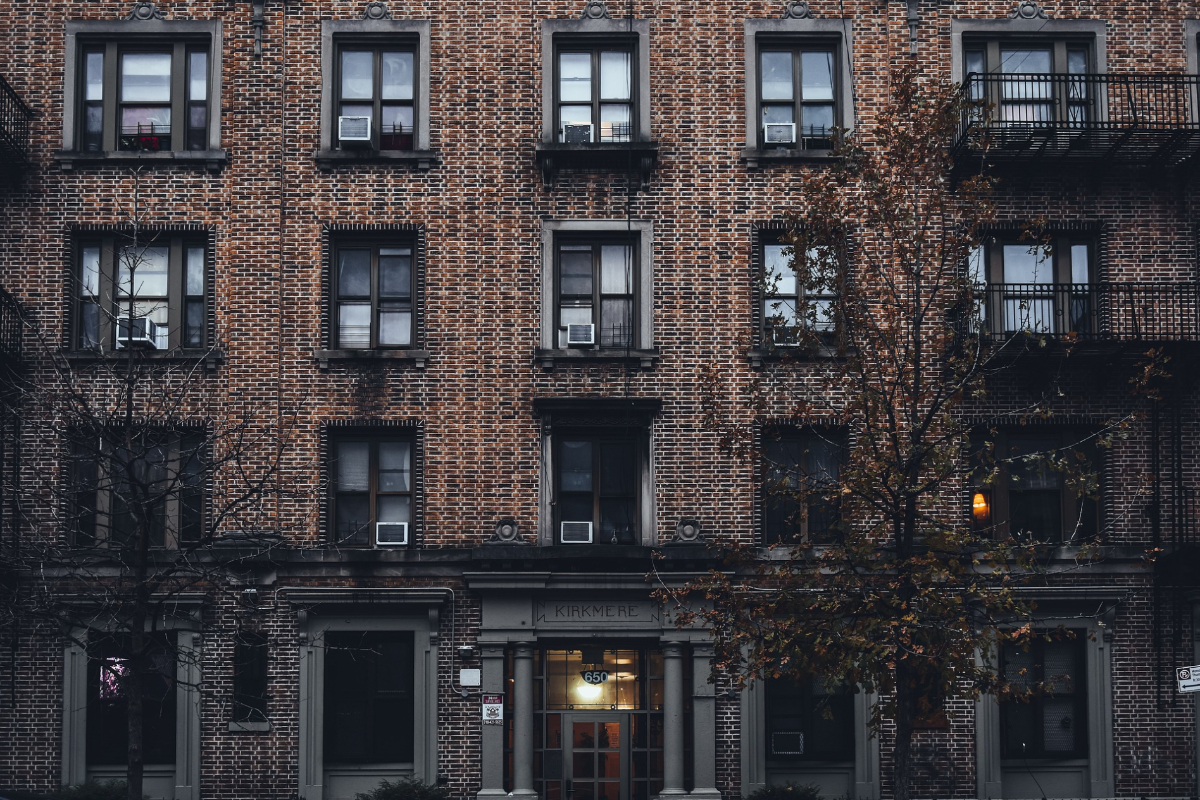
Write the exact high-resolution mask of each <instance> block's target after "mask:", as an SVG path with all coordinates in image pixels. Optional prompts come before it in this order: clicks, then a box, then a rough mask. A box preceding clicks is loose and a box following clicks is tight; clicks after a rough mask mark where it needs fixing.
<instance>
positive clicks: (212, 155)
mask: <svg viewBox="0 0 1200 800" xmlns="http://www.w3.org/2000/svg"><path fill="white" fill-rule="evenodd" d="M54 158H55V160H56V161H58V165H59V167H61V168H62V169H63V170H64V171H70V170H74V169H86V168H88V167H111V166H113V165H137V166H150V167H168V166H179V167H204V168H205V169H206V170H208V171H209V172H218V171H219V170H220V169H221V168H222V167H224V166H225V165H226V164H227V163H229V154H228V153H227V152H226V151H224V150H180V151H171V150H159V151H155V152H126V151H123V150H107V151H103V152H98V153H91V152H82V151H78V150H60V151H59V152H57V153H55V154H54Z"/></svg>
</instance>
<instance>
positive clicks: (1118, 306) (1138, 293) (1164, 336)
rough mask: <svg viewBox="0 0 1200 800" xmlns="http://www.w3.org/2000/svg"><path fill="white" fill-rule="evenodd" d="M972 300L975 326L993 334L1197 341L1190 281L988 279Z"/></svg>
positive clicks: (1198, 310) (1199, 312) (1199, 300)
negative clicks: (1135, 281)
mask: <svg viewBox="0 0 1200 800" xmlns="http://www.w3.org/2000/svg"><path fill="white" fill-rule="evenodd" d="M975 305H976V307H975V309H974V314H972V315H971V316H972V317H973V322H974V326H975V327H976V329H977V330H978V331H981V332H982V333H983V334H984V335H986V336H988V337H989V338H993V339H1000V338H1006V337H1011V336H1015V335H1020V334H1029V335H1036V336H1048V337H1059V338H1065V337H1074V338H1078V339H1083V340H1088V339H1104V340H1115V341H1155V342H1171V341H1200V287H1198V286H1197V285H1196V284H1194V283H1001V284H989V285H988V286H986V287H980V288H979V289H978V290H977V291H976V293H975Z"/></svg>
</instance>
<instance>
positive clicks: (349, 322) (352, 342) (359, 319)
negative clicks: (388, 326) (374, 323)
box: [338, 303, 371, 348]
mask: <svg viewBox="0 0 1200 800" xmlns="http://www.w3.org/2000/svg"><path fill="white" fill-rule="evenodd" d="M338 346H339V347H346V348H357V347H370V346H371V304H370V303H340V304H339V305H338Z"/></svg>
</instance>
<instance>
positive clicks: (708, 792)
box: [688, 789, 721, 800]
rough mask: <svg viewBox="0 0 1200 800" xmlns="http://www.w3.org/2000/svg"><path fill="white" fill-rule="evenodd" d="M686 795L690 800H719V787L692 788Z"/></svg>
mask: <svg viewBox="0 0 1200 800" xmlns="http://www.w3.org/2000/svg"><path fill="white" fill-rule="evenodd" d="M688 797H689V798H691V799H692V800H721V790H720V789H692V791H691V792H690V793H688Z"/></svg>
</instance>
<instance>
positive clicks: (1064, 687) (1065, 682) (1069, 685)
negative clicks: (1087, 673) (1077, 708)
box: [1042, 641, 1079, 694]
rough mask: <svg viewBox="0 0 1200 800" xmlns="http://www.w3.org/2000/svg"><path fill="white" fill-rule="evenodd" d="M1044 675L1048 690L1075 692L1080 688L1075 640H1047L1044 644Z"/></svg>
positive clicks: (1055, 692)
mask: <svg viewBox="0 0 1200 800" xmlns="http://www.w3.org/2000/svg"><path fill="white" fill-rule="evenodd" d="M1043 652H1044V654H1045V655H1044V657H1043V658H1042V675H1043V680H1045V682H1046V690H1047V691H1050V692H1053V693H1054V694H1075V690H1076V689H1077V688H1079V687H1078V686H1077V685H1076V681H1077V680H1078V675H1077V672H1078V668H1077V666H1076V660H1075V653H1076V649H1075V642H1073V641H1070V642H1046V643H1045V644H1044V645H1043Z"/></svg>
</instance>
